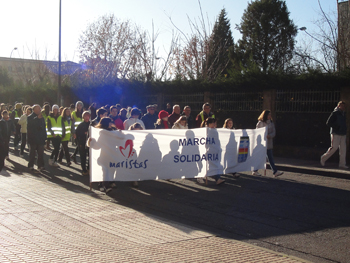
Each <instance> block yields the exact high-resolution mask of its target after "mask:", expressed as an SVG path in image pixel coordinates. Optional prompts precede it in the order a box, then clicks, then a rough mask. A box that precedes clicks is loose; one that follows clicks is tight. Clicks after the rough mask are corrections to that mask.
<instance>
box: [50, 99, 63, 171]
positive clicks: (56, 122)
mask: <svg viewBox="0 0 350 263" xmlns="http://www.w3.org/2000/svg"><path fill="white" fill-rule="evenodd" d="M59 110H60V107H58V105H56V104H55V105H53V106H52V113H50V115H49V117H47V138H51V141H52V145H53V151H52V153H51V156H50V159H49V165H51V166H55V167H58V166H59V165H58V164H57V162H56V161H57V158H58V154H59V151H60V146H61V139H62V133H63V122H62V116H61V115H60V112H59Z"/></svg>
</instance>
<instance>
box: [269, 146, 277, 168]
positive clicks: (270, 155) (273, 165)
mask: <svg viewBox="0 0 350 263" xmlns="http://www.w3.org/2000/svg"><path fill="white" fill-rule="evenodd" d="M267 158H268V159H269V163H270V166H271V169H272V171H273V174H275V173H276V172H277V168H276V165H275V161H274V159H273V155H272V149H267Z"/></svg>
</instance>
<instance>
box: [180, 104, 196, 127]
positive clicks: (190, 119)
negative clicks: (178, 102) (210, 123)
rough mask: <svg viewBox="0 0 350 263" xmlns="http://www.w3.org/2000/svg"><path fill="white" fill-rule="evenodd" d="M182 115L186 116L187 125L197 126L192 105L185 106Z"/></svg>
mask: <svg viewBox="0 0 350 263" xmlns="http://www.w3.org/2000/svg"><path fill="white" fill-rule="evenodd" d="M181 116H186V118H187V125H188V128H189V129H193V128H195V121H194V118H193V116H192V115H191V107H190V106H185V107H184V110H183V113H182V115H181Z"/></svg>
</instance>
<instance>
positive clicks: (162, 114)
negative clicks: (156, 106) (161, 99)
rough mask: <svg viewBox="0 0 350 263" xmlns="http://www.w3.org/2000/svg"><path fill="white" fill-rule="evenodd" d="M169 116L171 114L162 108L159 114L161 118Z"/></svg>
mask: <svg viewBox="0 0 350 263" xmlns="http://www.w3.org/2000/svg"><path fill="white" fill-rule="evenodd" d="M168 116H169V113H168V112H167V111H165V110H161V111H160V112H159V114H158V118H159V119H163V118H165V117H168Z"/></svg>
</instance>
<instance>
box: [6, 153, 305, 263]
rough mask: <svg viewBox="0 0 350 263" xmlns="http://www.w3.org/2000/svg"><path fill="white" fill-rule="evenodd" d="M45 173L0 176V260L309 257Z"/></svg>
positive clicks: (267, 259)
mask: <svg viewBox="0 0 350 263" xmlns="http://www.w3.org/2000/svg"><path fill="white" fill-rule="evenodd" d="M11 158H13V156H12V155H11ZM13 159H14V161H15V162H16V160H17V159H16V158H13ZM18 159H19V158H18ZM17 161H18V163H20V160H17ZM7 164H8V162H7ZM23 170H24V169H23ZM50 176H52V174H51V175H50V174H49V173H47V174H45V173H44V174H41V175H40V176H38V177H36V176H35V174H34V175H32V174H29V173H27V172H20V173H14V172H13V171H11V169H7V170H3V171H2V172H1V173H0V262H2V263H4V262H306V261H305V260H301V259H297V258H294V257H289V256H287V255H283V254H280V253H277V252H274V251H271V250H266V249H263V248H260V247H256V246H252V245H249V244H246V243H243V242H240V241H236V240H233V239H224V238H220V237H217V236H214V235H212V234H210V233H207V232H204V231H200V230H199V229H196V228H194V227H189V226H186V225H182V224H179V223H175V222H172V221H169V220H165V219H162V218H159V217H156V216H152V215H150V214H145V213H140V212H138V211H136V210H133V209H130V208H127V207H125V206H122V205H120V204H118V203H116V202H115V201H114V200H112V199H111V198H109V197H108V196H107V195H101V194H99V193H98V192H90V191H89V190H88V186H87V185H83V186H82V185H70V187H66V186H65V185H64V184H62V185H60V184H57V183H52V182H50V181H49V180H45V178H49V177H50ZM42 178H44V179H42Z"/></svg>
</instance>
